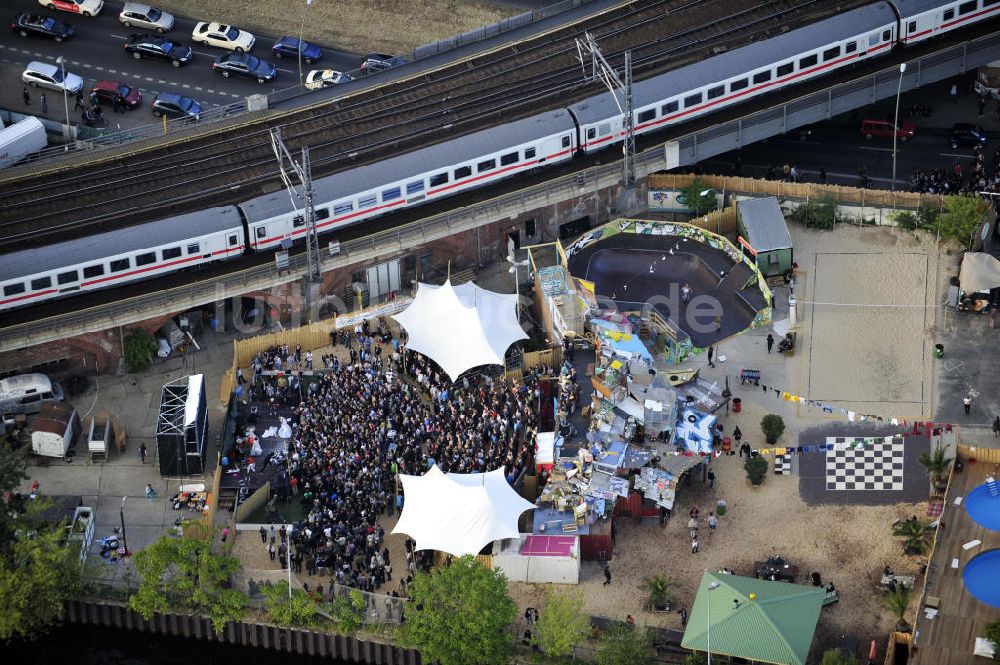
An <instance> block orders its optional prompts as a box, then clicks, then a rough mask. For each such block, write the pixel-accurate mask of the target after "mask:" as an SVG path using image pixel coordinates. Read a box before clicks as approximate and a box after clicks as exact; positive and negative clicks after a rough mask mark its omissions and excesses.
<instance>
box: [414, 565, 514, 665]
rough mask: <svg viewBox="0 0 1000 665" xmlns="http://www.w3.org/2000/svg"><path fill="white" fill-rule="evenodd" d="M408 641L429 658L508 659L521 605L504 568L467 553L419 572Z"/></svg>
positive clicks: (458, 662) (444, 663)
mask: <svg viewBox="0 0 1000 665" xmlns="http://www.w3.org/2000/svg"><path fill="white" fill-rule="evenodd" d="M409 596H410V601H409V602H408V603H407V607H406V623H404V624H403V625H402V627H400V629H399V637H400V640H401V641H402V643H403V644H405V645H408V646H412V647H415V648H416V649H418V650H419V651H420V655H421V656H422V657H423V660H424V662H432V661H435V660H437V661H438V662H439V663H440V664H441V665H467V664H468V663H477V664H478V665H493V664H497V665H499V664H501V663H507V662H508V661H509V659H510V654H511V648H512V644H511V636H510V635H509V633H508V629H509V628H510V626H511V624H513V623H514V619H515V618H516V617H517V606H516V605H515V604H514V601H513V600H511V599H510V596H508V595H507V578H506V577H504V575H503V573H499V572H495V571H492V570H489V569H487V568H485V567H484V566H483V565H482V564H480V563H479V562H478V561H476V559H475V558H473V557H472V556H464V557H462V558H461V559H457V560H455V561H453V562H452V564H451V565H450V566H445V567H444V568H441V569H439V570H436V571H433V572H431V573H421V572H418V573H417V574H416V576H415V577H414V578H413V583H412V584H411V586H410V590H409Z"/></svg>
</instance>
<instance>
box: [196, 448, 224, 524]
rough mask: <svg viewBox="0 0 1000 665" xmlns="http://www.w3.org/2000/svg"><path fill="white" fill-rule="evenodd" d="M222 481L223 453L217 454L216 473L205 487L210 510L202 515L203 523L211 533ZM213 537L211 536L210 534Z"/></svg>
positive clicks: (207, 504)
mask: <svg viewBox="0 0 1000 665" xmlns="http://www.w3.org/2000/svg"><path fill="white" fill-rule="evenodd" d="M221 483H222V453H219V454H218V455H217V456H216V460H215V473H213V474H212V482H211V484H210V485H209V486H208V487H206V488H205V490H206V491H207V492H208V501H207V502H206V506H207V507H208V510H207V511H205V514H204V515H202V517H201V520H200V521H201V523H202V524H203V525H204V526H205V527H206V529H207V532H208V533H209V534H211V533H212V531H211V530H212V528H214V526H215V513H216V511H217V510H218V508H219V485H220V484H221ZM210 537H211V536H210Z"/></svg>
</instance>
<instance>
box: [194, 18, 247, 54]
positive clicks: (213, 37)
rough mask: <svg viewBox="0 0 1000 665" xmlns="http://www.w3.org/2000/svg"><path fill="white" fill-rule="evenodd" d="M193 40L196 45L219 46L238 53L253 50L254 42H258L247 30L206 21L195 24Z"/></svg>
mask: <svg viewBox="0 0 1000 665" xmlns="http://www.w3.org/2000/svg"><path fill="white" fill-rule="evenodd" d="M191 38H192V39H193V40H194V41H195V43H196V44H204V45H205V46H217V47H219V48H224V49H229V50H230V51H236V52H237V53H245V52H246V51H249V50H250V49H252V48H253V45H254V42H256V41H257V38H256V37H254V36H253V35H252V34H250V33H249V32H247V31H246V30H240V29H239V28H234V27H233V26H231V25H226V24H224V23H207V22H205V21H202V22H200V23H197V24H195V26H194V30H193V31H192V32H191Z"/></svg>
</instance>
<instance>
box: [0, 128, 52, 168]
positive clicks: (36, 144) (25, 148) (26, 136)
mask: <svg viewBox="0 0 1000 665" xmlns="http://www.w3.org/2000/svg"><path fill="white" fill-rule="evenodd" d="M48 144H49V140H48V138H47V137H46V136H45V125H43V124H42V121H41V120H39V119H38V118H36V117H34V116H29V117H27V118H25V119H24V120H22V121H20V122H18V123H15V124H13V125H11V126H10V127H7V128H6V129H4V130H0V169H5V168H7V167H8V166H13V165H14V164H17V163H18V162H19V161H21V160H22V159H24V158H25V157H27V156H28V155H30V154H31V153H33V152H38V151H39V150H41V149H42V148H44V147H45V146H47V145H48Z"/></svg>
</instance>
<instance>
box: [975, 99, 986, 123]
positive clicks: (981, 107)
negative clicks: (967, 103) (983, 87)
mask: <svg viewBox="0 0 1000 665" xmlns="http://www.w3.org/2000/svg"><path fill="white" fill-rule="evenodd" d="M976 106H977V107H978V108H979V117H980V118H982V117H983V113H985V112H986V97H984V96H983V95H979V99H978V100H977V101H976Z"/></svg>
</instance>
